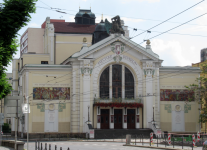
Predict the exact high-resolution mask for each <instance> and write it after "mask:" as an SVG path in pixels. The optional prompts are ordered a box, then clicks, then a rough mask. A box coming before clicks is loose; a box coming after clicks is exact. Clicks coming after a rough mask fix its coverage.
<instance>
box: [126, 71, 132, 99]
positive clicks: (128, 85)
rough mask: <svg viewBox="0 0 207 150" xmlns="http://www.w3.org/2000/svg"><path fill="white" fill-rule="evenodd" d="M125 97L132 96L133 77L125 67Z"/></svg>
mask: <svg viewBox="0 0 207 150" xmlns="http://www.w3.org/2000/svg"><path fill="white" fill-rule="evenodd" d="M125 98H134V77H133V75H132V73H131V71H130V70H129V69H128V68H126V67H125Z"/></svg>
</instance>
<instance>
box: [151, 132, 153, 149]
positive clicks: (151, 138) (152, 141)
mask: <svg viewBox="0 0 207 150" xmlns="http://www.w3.org/2000/svg"><path fill="white" fill-rule="evenodd" d="M151 144H152V145H153V132H151V133H150V146H151Z"/></svg>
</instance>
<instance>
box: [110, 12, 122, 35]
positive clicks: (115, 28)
mask: <svg viewBox="0 0 207 150" xmlns="http://www.w3.org/2000/svg"><path fill="white" fill-rule="evenodd" d="M111 21H112V28H111V33H120V34H123V35H124V34H125V32H124V30H123V28H122V26H121V19H120V17H119V15H117V16H115V17H113V18H111Z"/></svg>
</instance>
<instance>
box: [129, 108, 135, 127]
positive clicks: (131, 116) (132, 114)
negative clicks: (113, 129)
mask: <svg viewBox="0 0 207 150" xmlns="http://www.w3.org/2000/svg"><path fill="white" fill-rule="evenodd" d="M127 129H135V109H127Z"/></svg>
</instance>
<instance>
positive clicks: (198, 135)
mask: <svg viewBox="0 0 207 150" xmlns="http://www.w3.org/2000/svg"><path fill="white" fill-rule="evenodd" d="M200 138H201V134H200V133H199V132H198V133H197V141H198V142H199V141H200Z"/></svg>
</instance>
